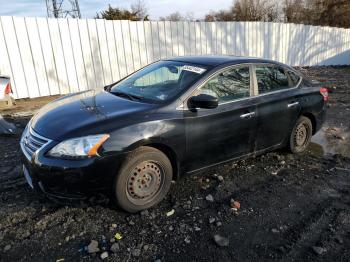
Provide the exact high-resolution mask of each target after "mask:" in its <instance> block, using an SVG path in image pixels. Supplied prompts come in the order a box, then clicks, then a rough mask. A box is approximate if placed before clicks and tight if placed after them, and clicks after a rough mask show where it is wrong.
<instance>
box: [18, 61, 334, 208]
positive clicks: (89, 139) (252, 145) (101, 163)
mask: <svg viewBox="0 0 350 262" xmlns="http://www.w3.org/2000/svg"><path fill="white" fill-rule="evenodd" d="M327 99H328V93H327V89H326V88H323V87H322V86H319V85H317V84H315V83H314V82H312V81H310V80H308V79H307V78H305V77H304V76H303V75H301V74H300V73H299V72H297V71H295V70H294V69H293V68H291V67H289V66H286V65H284V64H281V63H278V62H274V61H269V60H263V59H257V58H248V57H234V56H185V57H177V58H173V59H169V60H162V61H158V62H155V63H152V64H150V65H148V66H146V67H144V68H142V69H140V70H138V71H136V72H135V73H133V74H131V75H129V76H128V77H126V78H124V79H122V80H120V81H119V82H117V83H114V84H111V85H109V86H106V87H105V88H104V91H100V92H97V91H93V90H90V91H84V92H80V93H76V94H71V95H68V96H65V97H62V98H60V99H57V100H55V101H53V102H51V103H49V104H48V105H46V106H44V107H43V108H42V109H41V110H40V111H39V112H38V113H37V114H36V115H35V116H34V117H33V118H32V119H31V121H30V122H29V123H28V125H27V127H26V129H25V131H24V133H23V135H22V139H21V142H20V144H21V149H22V152H23V171H24V175H25V177H26V179H27V181H28V184H29V185H30V186H31V187H32V188H34V189H36V190H38V191H42V192H44V193H45V194H46V195H48V196H51V197H56V198H63V199H82V198H85V196H86V195H87V193H89V192H92V191H102V190H103V191H106V190H107V191H108V192H110V193H111V194H112V195H113V196H114V198H115V200H116V202H117V204H118V205H119V206H120V207H121V208H123V209H125V210H127V211H129V212H137V211H139V210H143V209H147V208H149V207H151V206H154V205H156V204H157V203H158V202H160V201H161V200H162V199H163V198H164V197H165V195H166V194H167V192H168V190H169V188H170V185H171V181H172V180H173V179H176V178H178V177H179V176H181V175H182V174H184V173H193V172H195V171H199V170H202V169H205V168H207V167H210V166H214V165H217V164H220V163H224V162H226V161H231V160H237V159H241V158H246V157H249V156H254V155H257V154H261V153H264V152H266V151H270V150H275V149H277V148H282V147H287V148H289V149H290V150H291V151H292V152H294V153H300V152H303V151H305V149H306V148H307V146H308V144H309V142H310V139H311V136H312V135H314V134H315V133H316V132H317V131H318V130H319V129H320V127H321V125H322V123H323V122H324V118H325V107H326V101H327Z"/></svg>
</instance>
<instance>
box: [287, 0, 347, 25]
mask: <svg viewBox="0 0 350 262" xmlns="http://www.w3.org/2000/svg"><path fill="white" fill-rule="evenodd" d="M283 14H284V21H285V22H289V23H302V24H310V25H321V26H337V27H346V28H348V27H350V1H349V0H285V4H284V8H283Z"/></svg>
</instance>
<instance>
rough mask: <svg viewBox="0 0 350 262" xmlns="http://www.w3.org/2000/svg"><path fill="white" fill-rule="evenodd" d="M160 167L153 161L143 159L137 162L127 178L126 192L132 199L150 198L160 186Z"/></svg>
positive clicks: (161, 172) (161, 170) (161, 175)
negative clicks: (143, 160)
mask: <svg viewBox="0 0 350 262" xmlns="http://www.w3.org/2000/svg"><path fill="white" fill-rule="evenodd" d="M162 177H163V169H162V167H161V166H160V165H159V164H158V163H155V162H151V161H145V162H142V163H140V164H138V165H137V166H136V167H135V168H134V170H133V172H132V174H131V175H130V177H129V179H128V187H127V193H128V196H129V197H131V198H132V199H134V200H146V199H149V198H152V197H153V196H154V195H155V194H156V193H157V192H158V191H159V188H160V186H161V181H162Z"/></svg>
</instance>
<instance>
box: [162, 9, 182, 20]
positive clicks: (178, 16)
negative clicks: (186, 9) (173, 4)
mask: <svg viewBox="0 0 350 262" xmlns="http://www.w3.org/2000/svg"><path fill="white" fill-rule="evenodd" d="M159 20H161V21H174V22H177V21H185V20H186V18H185V17H184V16H183V15H182V14H180V12H179V11H176V12H174V13H171V14H169V15H167V16H165V17H160V18H159Z"/></svg>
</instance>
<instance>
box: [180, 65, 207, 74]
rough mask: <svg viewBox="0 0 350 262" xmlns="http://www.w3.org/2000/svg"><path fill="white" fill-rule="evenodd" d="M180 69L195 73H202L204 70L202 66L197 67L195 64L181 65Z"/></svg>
mask: <svg viewBox="0 0 350 262" xmlns="http://www.w3.org/2000/svg"><path fill="white" fill-rule="evenodd" d="M182 70H185V71H190V72H193V73H197V74H203V73H204V72H205V69H204V68H201V67H197V66H190V65H184V66H183V67H182Z"/></svg>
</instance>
